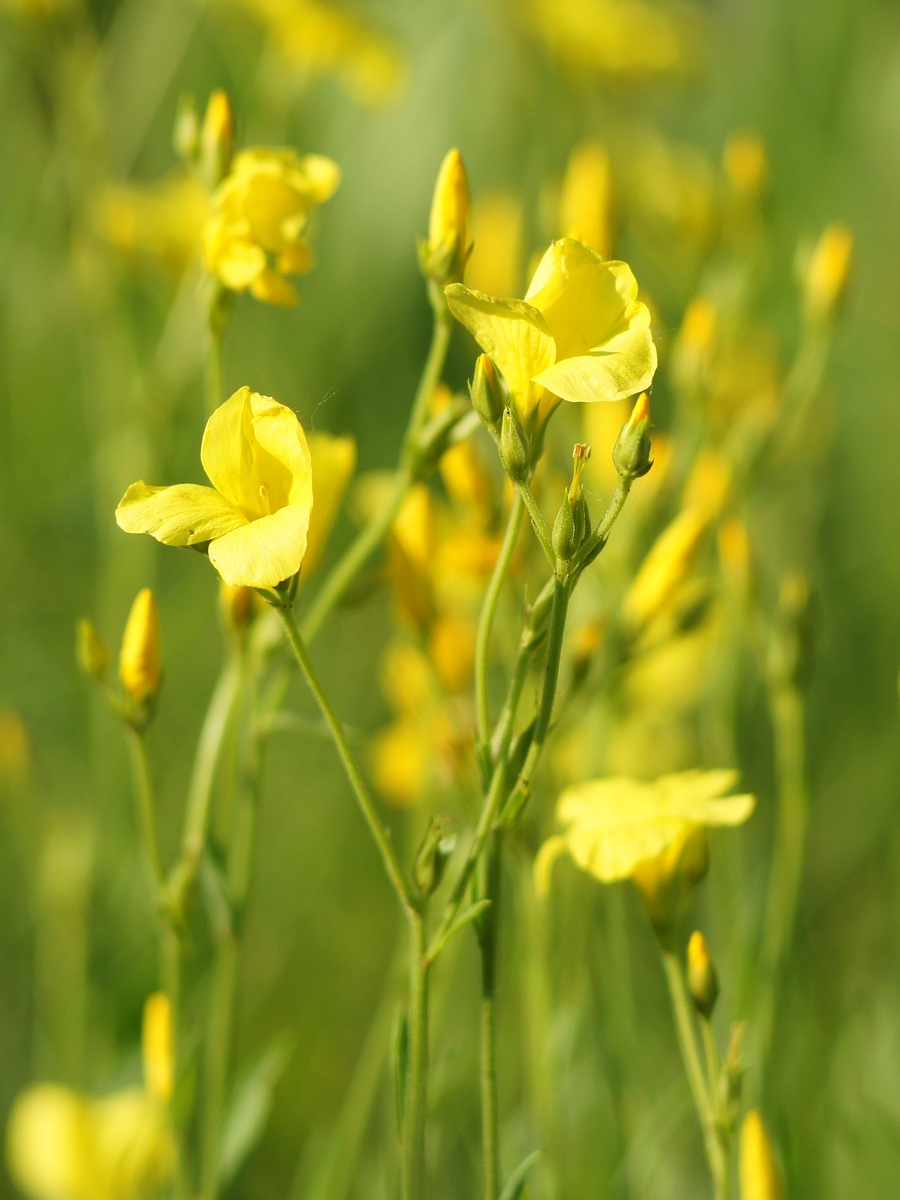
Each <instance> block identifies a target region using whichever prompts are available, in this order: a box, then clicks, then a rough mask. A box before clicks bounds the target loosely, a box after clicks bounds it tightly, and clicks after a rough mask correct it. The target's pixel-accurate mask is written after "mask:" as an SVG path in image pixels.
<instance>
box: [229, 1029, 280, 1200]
mask: <svg viewBox="0 0 900 1200" xmlns="http://www.w3.org/2000/svg"><path fill="white" fill-rule="evenodd" d="M293 1052H294V1037H293V1035H292V1034H288V1033H281V1034H279V1035H277V1036H276V1037H275V1038H273V1039H272V1040H271V1041H270V1042H268V1043H267V1045H266V1046H264V1047H263V1049H262V1051H261V1052H260V1053H259V1054H258V1055H257V1056H256V1057H255V1058H254V1059H252V1060H251V1061H250V1063H249V1064H247V1066H246V1067H245V1068H244V1069H243V1070H242V1071H241V1072H240V1073H239V1075H238V1077H237V1078H236V1079H235V1082H234V1087H233V1088H232V1092H231V1097H230V1101H229V1104H228V1109H227V1111H226V1114H225V1122H224V1127H223V1131H222V1146H221V1150H220V1152H219V1179H220V1181H221V1182H222V1183H223V1184H227V1183H228V1182H229V1181H230V1180H231V1179H233V1178H234V1176H235V1175H236V1174H237V1172H238V1170H239V1169H240V1167H241V1166H243V1164H244V1162H245V1161H246V1160H247V1157H248V1156H249V1154H250V1153H251V1151H252V1150H253V1149H254V1147H255V1146H256V1144H257V1142H258V1141H259V1139H260V1138H261V1137H262V1135H263V1131H264V1130H265V1127H266V1122H267V1121H268V1119H269V1114H270V1112H271V1111H272V1104H273V1101H274V1099H275V1088H276V1086H277V1084H278V1081H279V1080H280V1079H281V1076H282V1075H283V1074H284V1071H285V1068H286V1067H287V1065H288V1062H289V1061H290V1059H291V1055H292V1054H293Z"/></svg>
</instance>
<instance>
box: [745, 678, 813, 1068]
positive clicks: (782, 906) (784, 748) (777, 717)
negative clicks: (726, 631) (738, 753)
mask: <svg viewBox="0 0 900 1200" xmlns="http://www.w3.org/2000/svg"><path fill="white" fill-rule="evenodd" d="M769 706H770V711H771V714H772V727H773V732H774V738H775V760H776V770H777V775H778V801H779V803H778V825H777V829H776V833H775V850H774V854H773V859H772V869H771V874H770V877H769V894H768V897H767V903H766V917H765V924H764V927H763V937H762V946H761V950H760V994H759V1000H758V1002H757V1012H756V1021H755V1025H756V1030H757V1039H758V1042H757V1044H758V1047H759V1065H760V1070H759V1072H758V1080H759V1081H761V1080H762V1078H763V1076H764V1071H765V1066H766V1062H767V1059H768V1056H769V1051H770V1047H771V1040H772V1029H773V1025H774V1019H775V1005H776V985H777V980H778V972H779V969H780V967H781V966H782V964H783V962H784V960H785V957H786V955H787V952H788V950H789V948H790V943H791V938H792V936H793V932H794V925H795V923H796V919H797V903H798V900H799V896H800V883H801V879H802V876H803V857H804V849H805V844H806V828H807V824H808V819H809V796H808V794H807V789H806V771H805V759H806V752H805V732H804V704H803V697H802V694H801V693H800V691H799V689H798V688H797V687H796V686H795V685H794V684H793V683H791V682H786V681H775V682H773V683H770V691H769Z"/></svg>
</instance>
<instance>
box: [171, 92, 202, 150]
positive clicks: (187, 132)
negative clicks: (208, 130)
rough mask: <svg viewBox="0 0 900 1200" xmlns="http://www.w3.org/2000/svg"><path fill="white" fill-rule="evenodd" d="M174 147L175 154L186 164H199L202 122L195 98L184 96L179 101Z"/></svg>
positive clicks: (173, 139) (174, 129) (173, 133)
mask: <svg viewBox="0 0 900 1200" xmlns="http://www.w3.org/2000/svg"><path fill="white" fill-rule="evenodd" d="M172 145H173V146H174V148H175V153H176V154H177V155H178V157H179V158H180V159H182V160H183V161H184V162H186V163H189V164H195V163H196V162H197V159H198V158H199V156H200V121H199V119H198V117H197V102H196V100H195V99H194V97H193V96H182V97H181V99H180V100H179V101H178V111H177V112H176V113H175V126H174V128H173V130H172Z"/></svg>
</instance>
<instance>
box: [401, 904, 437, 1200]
mask: <svg viewBox="0 0 900 1200" xmlns="http://www.w3.org/2000/svg"><path fill="white" fill-rule="evenodd" d="M408 911H409V934H410V936H409V1068H408V1074H407V1083H406V1107H405V1110H404V1120H403V1169H402V1188H401V1195H402V1197H403V1200H422V1197H423V1196H424V1195H425V1120H426V1115H427V1100H428V970H429V965H430V964H429V961H428V957H427V955H426V930H425V914H424V912H417V911H415V910H414V909H409V910H408Z"/></svg>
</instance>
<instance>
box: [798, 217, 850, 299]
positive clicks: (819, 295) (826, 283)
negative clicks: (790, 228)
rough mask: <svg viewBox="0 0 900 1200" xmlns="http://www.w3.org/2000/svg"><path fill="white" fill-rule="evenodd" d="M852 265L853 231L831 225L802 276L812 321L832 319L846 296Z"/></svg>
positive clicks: (844, 226) (817, 244)
mask: <svg viewBox="0 0 900 1200" xmlns="http://www.w3.org/2000/svg"><path fill="white" fill-rule="evenodd" d="M852 265H853V231H852V230H851V229H850V228H849V227H848V226H846V225H829V226H828V228H827V229H826V230H825V231H824V232H823V233H822V236H821V237H820V238H819V240H818V242H816V245H815V247H814V249H813V252H812V254H811V255H810V258H809V263H808V265H807V267H806V272H805V275H804V279H803V287H804V304H805V308H806V315H807V317H808V319H809V320H810V321H814V322H822V321H828V320H830V319H831V318H832V317H833V316H834V314H835V312H836V310H837V307H838V305H839V304H840V301H841V299H842V298H843V295H844V292H845V291H846V289H847V281H848V279H849V277H850V268H851V267H852Z"/></svg>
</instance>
